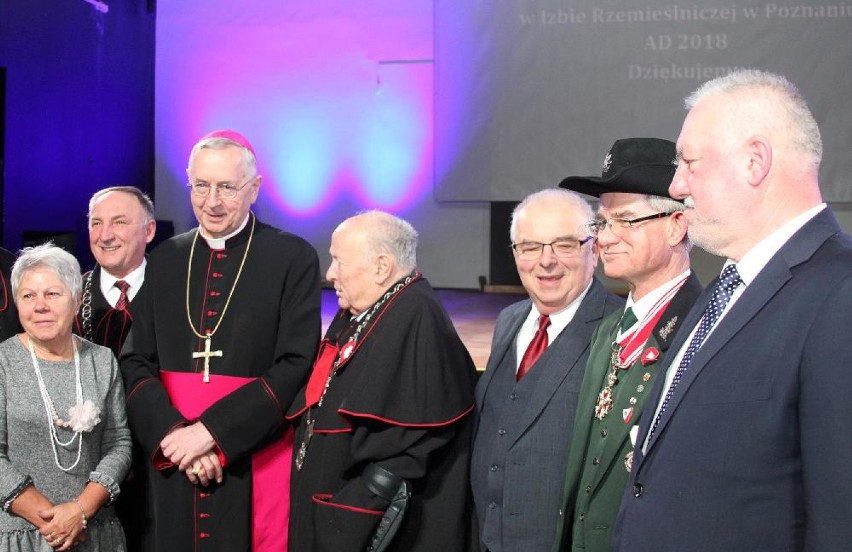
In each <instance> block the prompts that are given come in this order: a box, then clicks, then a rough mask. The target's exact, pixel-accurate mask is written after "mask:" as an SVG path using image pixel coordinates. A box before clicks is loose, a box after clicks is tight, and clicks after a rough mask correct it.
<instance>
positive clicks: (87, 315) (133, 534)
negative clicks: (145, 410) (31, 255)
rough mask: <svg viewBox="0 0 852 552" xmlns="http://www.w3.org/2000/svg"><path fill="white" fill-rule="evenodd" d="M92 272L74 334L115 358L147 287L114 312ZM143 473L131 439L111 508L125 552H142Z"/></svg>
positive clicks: (136, 445)
mask: <svg viewBox="0 0 852 552" xmlns="http://www.w3.org/2000/svg"><path fill="white" fill-rule="evenodd" d="M102 271H103V268H101V267H100V266H96V267H95V268H94V270H92V271H90V272H87V273H86V274H83V301H82V303H81V305H80V309H79V310H78V311H77V316H76V317H75V319H74V333H76V334H77V335H80V336H83V337H85V338H86V339H88V340H89V341H92V342H94V343H97V344H98V345H103V346H104V347H109V348H110V349H112V353H113V354H114V355H115V356H116V357H118V355H119V353H120V352H121V347H122V345H124V341H125V340H126V339H127V335H128V334H129V333H130V326H131V324H132V323H133V316H134V313H135V309H136V306H137V305H139V304H141V303H142V302H144V300H145V294H146V293H147V292H148V291H147V290H148V287H149V286H148V284H147V282H145V281H143V282H142V285H141V286H140V287H139V289H138V290H137V291H136V292H135V294H134V295H133V300H132V301H130V303H129V304H128V307H127V310H116V309H115V308H113V306H112V305H110V304H109V302H108V301H107V300H106V297H104V294H103V292H102V291H101V272H102ZM146 475H147V474H146V473H145V463H144V456H143V455H142V454H141V450H140V447H139V442H138V441H137V440H136V439H135V437H134V439H133V464H132V466H131V469H130V472H128V475H127V479H126V480H125V481H123V482H122V483H121V495H120V496H119V497H118V501H117V502H116V504H115V513H116V515H118V519H120V520H121V525H122V527H124V536H125V537H126V538H127V550H128V552H136V551H139V550H142V548H141V542H140V541H141V539H142V530H143V527H144V525H145V516H146V515H149V514H146V508H147V501H146V499H145V486H146Z"/></svg>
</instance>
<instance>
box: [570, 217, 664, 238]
mask: <svg viewBox="0 0 852 552" xmlns="http://www.w3.org/2000/svg"><path fill="white" fill-rule="evenodd" d="M673 214H674V213H654V214H653V215H648V216H646V217H639V218H635V219H626V218H608V219H595V220H590V221H589V222H587V223H586V224H584V225H583V228H584V229H585V230H586V232H588V233H589V235H591V236H597V235H598V234H600V233H601V232H602V231H603V229H604V228H609V229H610V231H615V230H616V229H618V230H628V229H630V228H633V225H634V224H639V223H640V222H645V221H646V220H656V219H661V218H665V217H668V216H670V215H673Z"/></svg>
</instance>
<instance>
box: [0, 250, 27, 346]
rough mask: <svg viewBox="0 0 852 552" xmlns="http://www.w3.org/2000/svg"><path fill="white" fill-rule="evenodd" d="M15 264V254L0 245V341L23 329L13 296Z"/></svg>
mask: <svg viewBox="0 0 852 552" xmlns="http://www.w3.org/2000/svg"><path fill="white" fill-rule="evenodd" d="M13 264H15V255H14V254H13V253H11V252H9V251H7V250H5V249H3V248H2V247H0V342H3V341H6V340H7V339H8V338H10V337H12V336H13V335H15V334H18V333H20V332H21V331H23V330H22V328H21V321H20V319H19V318H18V309H16V308H15V298H14V297H13V296H12V282H11V280H10V279H9V275H10V274H11V273H12V265H13Z"/></svg>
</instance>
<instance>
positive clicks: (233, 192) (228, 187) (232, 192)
mask: <svg viewBox="0 0 852 552" xmlns="http://www.w3.org/2000/svg"><path fill="white" fill-rule="evenodd" d="M256 176H257V175H255V176H253V177H251V178H249V179H248V180H246V181H245V182H243V183H242V184H241V185H239V186H238V185H236V184H231V183H230V182H223V183H221V184H215V183H214V184H211V183H210V182H204V181H203V180H196V181H195V182H193V181H190V182H189V183H188V184H187V186H188V187H189V188H190V189H191V190H192V193H194V194H195V195H197V196H199V197H207V196H208V195H210V190H211V189H214V188H215V189H216V193H217V194H219V197H220V198H223V199H234V198H235V197H237V193H238V192H239V191H240V190H242V189H243V188H245V187H246V186H247V185H248V183H249V182H251V181H252V180H254V179H255V177H256Z"/></svg>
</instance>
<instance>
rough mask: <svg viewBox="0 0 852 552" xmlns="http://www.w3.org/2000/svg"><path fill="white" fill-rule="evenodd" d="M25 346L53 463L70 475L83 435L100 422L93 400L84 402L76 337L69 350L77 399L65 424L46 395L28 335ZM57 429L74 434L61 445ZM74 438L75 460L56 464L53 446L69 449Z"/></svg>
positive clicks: (54, 447)
mask: <svg viewBox="0 0 852 552" xmlns="http://www.w3.org/2000/svg"><path fill="white" fill-rule="evenodd" d="M27 343H28V345H29V349H30V357H31V358H32V361H33V369H34V370H35V374H36V380H38V389H39V392H40V393H41V400H42V402H43V403H44V410H45V412H46V413H47V425H48V428H49V430H50V445H51V447H52V449H53V461H54V462H55V463H56V466H57V467H58V468H59V469H60V470H62V471H64V472H69V471H71V470H73V469H74V468H75V467H76V466H77V464H78V463H79V462H80V456H81V454H82V452H83V435H82V432H84V431H91V430H92V428H94V427H95V426H96V425H97V424H98V423H100V421H101V420H100V410H99V409H98V407H96V406H95V405H94V403H92V401H90V400H87V401H83V385H82V382H81V380H80V352H79V351H78V350H77V341H76V338H74V337H73V336H72V337H71V347H72V349H73V350H74V376H75V377H74V384H75V391H76V399H77V400H76V404H75V405H74V406H72V407H71V408H69V409H68V416H69V419H68V420H67V421H66V420H63V419H62V418H60V417H59V414H57V412H56V406H55V405H54V404H53V400H52V399H51V398H50V394H49V393H48V392H47V386H46V385H45V383H44V378H43V377H42V375H41V369H40V368H39V363H38V357H37V356H36V354H35V348H34V347H33V340H32V339H31V338H30V337H29V336H27ZM57 427H61V428H65V429H70V430H72V431H73V432H74V433H73V435H71V438H70V439H68V440H67V441H65V442H63V441H62V440H60V439H59V434H58V433H57V429H56V428H57ZM75 439H79V441H78V443H77V459H76V460H74V463H73V464H71V465H70V466H68V467H67V468H66V467H64V466H63V465H62V464H61V463H60V462H59V452H58V451H57V450H56V446H57V445H59V446H60V447H62V448H69V447H70V446H71V444H72V443H73V442H74V440H75Z"/></svg>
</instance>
